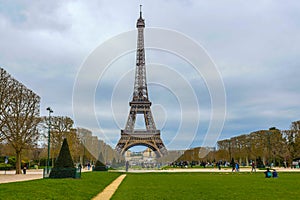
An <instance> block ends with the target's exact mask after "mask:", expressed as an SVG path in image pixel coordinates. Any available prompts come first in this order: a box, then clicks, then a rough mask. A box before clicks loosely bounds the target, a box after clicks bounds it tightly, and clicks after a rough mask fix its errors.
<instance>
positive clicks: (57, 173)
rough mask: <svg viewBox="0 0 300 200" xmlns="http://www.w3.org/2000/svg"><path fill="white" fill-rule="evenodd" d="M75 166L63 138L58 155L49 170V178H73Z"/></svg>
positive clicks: (65, 140)
mask: <svg viewBox="0 0 300 200" xmlns="http://www.w3.org/2000/svg"><path fill="white" fill-rule="evenodd" d="M75 177H76V168H75V167H74V162H73V159H72V156H71V153H70V149H69V145H68V142H67V139H66V138H65V139H64V141H63V144H62V147H61V149H60V152H59V156H58V158H57V160H56V162H55V164H54V168H53V169H52V170H51V172H50V176H49V178H75Z"/></svg>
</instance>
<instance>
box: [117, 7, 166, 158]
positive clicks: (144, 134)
mask: <svg viewBox="0 0 300 200" xmlns="http://www.w3.org/2000/svg"><path fill="white" fill-rule="evenodd" d="M136 27H137V29H138V39H137V50H136V69H135V81H134V91H133V98H132V101H131V102H129V106H130V112H129V116H128V119H127V123H126V127H125V129H124V130H121V138H120V140H119V142H118V144H117V145H116V150H117V151H118V152H119V153H121V154H124V153H125V152H126V151H127V150H128V149H129V148H131V147H133V146H138V145H142V146H146V147H149V148H150V149H152V150H153V151H154V152H155V153H156V156H157V157H162V156H163V155H164V154H165V153H166V152H167V150H166V148H165V145H164V143H163V141H162V140H161V138H160V130H157V129H156V126H155V122H154V119H153V116H152V113H151V108H150V107H151V102H150V101H149V98H148V89H147V81H146V66H145V49H144V28H145V21H144V19H143V18H142V11H141V6H140V17H139V18H138V20H137V23H136ZM137 115H144V120H145V127H146V129H143V130H136V129H134V125H135V122H136V116H137Z"/></svg>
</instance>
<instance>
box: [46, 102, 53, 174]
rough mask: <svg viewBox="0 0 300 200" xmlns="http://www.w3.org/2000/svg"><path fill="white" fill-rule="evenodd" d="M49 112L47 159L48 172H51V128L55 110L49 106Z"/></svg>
mask: <svg viewBox="0 0 300 200" xmlns="http://www.w3.org/2000/svg"><path fill="white" fill-rule="evenodd" d="M46 110H47V111H48V112H49V119H48V120H49V124H48V159H47V174H49V166H50V129H51V113H53V110H52V109H51V108H50V107H48V108H47V109H46Z"/></svg>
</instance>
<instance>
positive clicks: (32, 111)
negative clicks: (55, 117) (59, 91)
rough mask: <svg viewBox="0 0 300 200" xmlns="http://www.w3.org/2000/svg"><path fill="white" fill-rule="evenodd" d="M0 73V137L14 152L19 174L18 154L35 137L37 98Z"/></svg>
mask: <svg viewBox="0 0 300 200" xmlns="http://www.w3.org/2000/svg"><path fill="white" fill-rule="evenodd" d="M0 71H1V77H0V78H1V81H0V82H1V87H0V88H1V91H0V93H1V97H0V99H1V102H0V103H1V106H0V107H1V108H0V109H1V117H0V119H1V127H0V128H1V135H2V138H3V139H4V140H5V141H7V142H8V143H10V144H11V145H12V147H13V148H14V149H15V153H16V174H20V173H21V153H22V150H24V149H25V148H28V147H30V145H32V144H34V143H35V142H36V141H37V139H38V136H39V133H38V130H37V125H38V124H39V122H40V118H39V117H38V116H39V105H40V97H39V96H38V95H36V94H35V93H34V92H32V91H31V90H29V89H28V88H26V87H25V86H24V85H23V84H21V83H19V82H18V81H16V80H15V79H13V78H12V77H11V76H10V75H8V74H7V73H6V72H5V70H3V69H0Z"/></svg>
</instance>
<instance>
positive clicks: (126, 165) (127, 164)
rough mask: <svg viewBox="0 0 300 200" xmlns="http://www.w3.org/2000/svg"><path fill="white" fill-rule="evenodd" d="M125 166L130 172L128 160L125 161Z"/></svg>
mask: <svg viewBox="0 0 300 200" xmlns="http://www.w3.org/2000/svg"><path fill="white" fill-rule="evenodd" d="M125 168H126V172H128V168H129V162H128V161H126V163H125Z"/></svg>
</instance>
